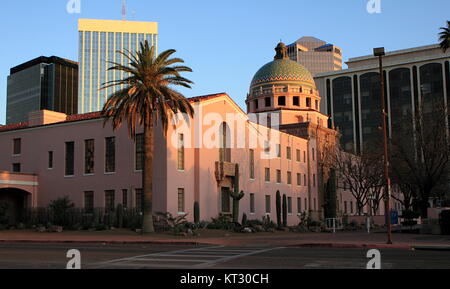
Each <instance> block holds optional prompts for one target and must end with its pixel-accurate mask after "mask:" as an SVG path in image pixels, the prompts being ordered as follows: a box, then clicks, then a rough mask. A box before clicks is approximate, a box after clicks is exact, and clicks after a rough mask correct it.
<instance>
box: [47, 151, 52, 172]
mask: <svg viewBox="0 0 450 289" xmlns="http://www.w3.org/2000/svg"><path fill="white" fill-rule="evenodd" d="M48 168H49V169H53V152H48Z"/></svg>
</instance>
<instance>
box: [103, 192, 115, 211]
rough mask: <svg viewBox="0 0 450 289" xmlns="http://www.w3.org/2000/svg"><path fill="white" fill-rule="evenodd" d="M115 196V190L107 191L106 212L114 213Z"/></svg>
mask: <svg viewBox="0 0 450 289" xmlns="http://www.w3.org/2000/svg"><path fill="white" fill-rule="evenodd" d="M114 195H115V191H114V190H107V191H105V210H106V211H114V205H115V199H114Z"/></svg>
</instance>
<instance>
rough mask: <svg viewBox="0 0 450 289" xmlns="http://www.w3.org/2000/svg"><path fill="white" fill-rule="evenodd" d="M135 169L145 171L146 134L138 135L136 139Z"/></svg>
mask: <svg viewBox="0 0 450 289" xmlns="http://www.w3.org/2000/svg"><path fill="white" fill-rule="evenodd" d="M134 158H135V160H134V162H135V169H136V171H142V170H143V169H144V134H142V133H140V134H136V137H135V156H134Z"/></svg>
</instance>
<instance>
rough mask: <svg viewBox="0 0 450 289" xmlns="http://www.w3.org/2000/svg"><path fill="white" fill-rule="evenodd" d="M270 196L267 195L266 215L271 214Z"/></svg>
mask: <svg viewBox="0 0 450 289" xmlns="http://www.w3.org/2000/svg"><path fill="white" fill-rule="evenodd" d="M270 210H271V208H270V195H266V213H267V214H270Z"/></svg>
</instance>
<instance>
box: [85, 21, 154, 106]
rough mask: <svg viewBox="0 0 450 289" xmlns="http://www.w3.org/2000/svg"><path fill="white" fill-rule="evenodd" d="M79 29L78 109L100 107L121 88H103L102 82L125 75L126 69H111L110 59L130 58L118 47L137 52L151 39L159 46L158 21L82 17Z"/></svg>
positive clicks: (152, 43) (122, 60)
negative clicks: (121, 52)
mask: <svg viewBox="0 0 450 289" xmlns="http://www.w3.org/2000/svg"><path fill="white" fill-rule="evenodd" d="M78 31H79V32H78V33H79V48H78V49H79V54H78V59H79V62H80V73H79V93H78V113H88V112H93V111H100V110H102V108H103V105H104V104H105V102H106V100H107V98H108V96H109V95H111V94H112V93H114V92H115V91H116V90H117V89H118V88H115V87H111V88H108V89H100V88H101V87H102V84H103V83H105V82H108V81H111V80H118V79H122V78H123V77H124V74H123V72H118V71H108V68H109V67H111V64H110V63H109V62H116V63H120V64H124V65H127V64H128V63H127V59H126V58H125V57H124V56H123V55H121V54H120V53H117V51H124V50H128V51H129V52H130V53H134V52H135V51H137V50H139V44H140V43H141V42H144V41H145V40H147V41H148V43H149V44H150V45H154V46H156V47H158V24H157V23H156V22H136V21H115V20H90V19H80V20H79V22H78Z"/></svg>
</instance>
